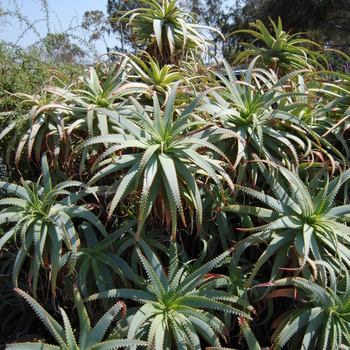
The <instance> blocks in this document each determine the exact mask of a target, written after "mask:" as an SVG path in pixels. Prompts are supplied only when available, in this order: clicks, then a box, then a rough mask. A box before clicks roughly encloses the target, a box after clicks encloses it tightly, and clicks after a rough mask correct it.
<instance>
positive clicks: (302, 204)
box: [223, 161, 350, 285]
mask: <svg viewBox="0 0 350 350" xmlns="http://www.w3.org/2000/svg"><path fill="white" fill-rule="evenodd" d="M258 166H259V168H260V170H261V173H262V174H263V176H264V177H265V179H266V181H267V182H268V184H269V185H270V186H271V188H272V191H273V194H274V196H270V195H268V194H266V193H263V192H258V191H256V190H253V189H251V188H248V187H242V186H237V187H238V188H239V189H240V190H241V191H243V192H244V193H246V194H248V195H251V196H252V197H255V198H257V199H259V201H260V202H261V203H263V204H265V205H266V206H268V207H270V208H272V209H266V208H262V207H254V206H241V205H239V204H237V205H233V206H228V207H226V208H224V209H223V210H224V211H234V212H236V213H245V214H248V213H249V214H250V215H254V216H257V217H259V218H262V219H263V220H264V221H267V224H265V225H262V226H258V227H255V228H254V229H253V228H250V229H249V231H250V232H251V233H253V232H254V231H255V232H256V231H258V232H257V233H254V234H252V235H251V236H249V237H247V238H246V239H244V240H242V241H241V242H239V243H238V244H237V252H236V253H235V254H236V255H237V257H238V256H239V255H240V254H241V251H240V248H241V247H246V246H247V245H250V244H254V243H256V242H259V241H262V240H264V241H269V243H268V247H267V248H266V250H265V251H264V252H263V253H262V254H261V256H260V258H259V260H258V262H257V263H256V264H255V266H254V268H253V270H252V272H251V275H250V277H249V279H248V281H247V285H249V284H250V283H251V281H252V279H253V278H254V276H255V274H256V273H257V272H258V270H259V269H260V268H261V267H262V265H263V264H264V263H265V262H266V261H267V260H268V259H269V258H270V257H271V256H272V254H274V253H275V252H277V251H278V252H280V253H281V254H277V256H276V258H275V262H274V265H273V268H272V274H271V277H270V280H274V279H275V278H276V275H278V274H280V271H279V268H280V267H281V266H282V267H284V266H286V265H287V261H288V260H289V257H288V255H287V254H286V252H287V250H288V249H289V247H291V246H292V247H294V251H295V258H296V259H297V261H298V263H299V265H300V269H302V268H303V267H304V266H305V264H306V262H307V261H308V260H310V257H311V256H312V257H313V258H314V259H315V260H324V261H328V262H329V263H330V264H331V265H333V267H334V268H335V269H337V266H338V265H339V263H340V262H341V263H345V264H346V266H347V267H349V266H350V265H349V263H350V260H349V257H350V250H349V243H350V241H349V238H348V235H349V233H350V232H349V229H348V227H347V226H346V222H347V221H348V218H347V214H348V213H350V207H349V206H348V205H339V206H337V205H335V199H336V195H337V193H338V191H339V189H340V187H341V186H342V185H343V184H344V183H345V182H346V181H347V180H348V179H349V176H350V173H349V170H347V171H346V172H344V173H342V174H340V175H339V176H337V177H335V178H333V179H332V180H331V181H330V180H329V175H328V174H327V173H326V169H327V167H326V166H324V167H323V168H321V170H320V171H319V172H318V173H317V174H316V175H315V177H314V178H313V179H312V181H311V182H310V183H309V184H308V186H306V185H305V184H304V183H303V182H302V181H301V179H300V178H299V177H298V175H297V174H295V173H292V172H291V171H289V170H287V169H285V168H283V167H281V166H278V165H276V164H273V165H272V167H273V168H276V169H277V170H278V172H279V173H281V175H282V176H283V177H284V179H285V180H286V181H287V182H284V181H283V179H282V178H281V177H280V176H279V174H278V173H276V172H274V171H273V170H272V168H271V169H270V171H268V169H267V168H266V167H265V166H264V165H263V163H262V162H260V161H259V162H258ZM320 183H321V184H322V186H323V187H322V188H321V189H320V188H319V187H318V186H319V184H320ZM288 189H289V191H290V194H288ZM344 234H345V235H344ZM282 252H285V253H282ZM327 256H331V257H332V258H331V259H328V257H327ZM334 259H337V260H338V261H337V260H335V261H334ZM333 261H334V262H333ZM319 273H320V278H321V280H323V281H324V280H325V279H326V278H327V276H326V271H325V269H324V268H323V267H322V266H321V267H320V269H319Z"/></svg>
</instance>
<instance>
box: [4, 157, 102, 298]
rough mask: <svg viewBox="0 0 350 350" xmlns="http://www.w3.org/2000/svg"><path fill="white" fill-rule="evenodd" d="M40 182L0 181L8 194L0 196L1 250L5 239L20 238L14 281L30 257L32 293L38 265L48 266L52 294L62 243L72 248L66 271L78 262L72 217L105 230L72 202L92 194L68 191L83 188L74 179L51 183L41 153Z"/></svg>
mask: <svg viewBox="0 0 350 350" xmlns="http://www.w3.org/2000/svg"><path fill="white" fill-rule="evenodd" d="M42 171H43V177H42V185H40V179H39V180H38V182H37V183H27V182H25V181H24V180H23V179H21V185H22V186H19V185H15V184H11V183H7V182H0V189H1V190H4V191H6V192H7V193H8V194H11V196H13V197H11V196H8V197H7V196H5V198H2V199H0V205H1V206H5V209H3V210H2V211H1V212H0V224H1V225H2V227H4V229H5V232H4V234H3V235H2V237H1V239H0V249H2V248H3V247H4V245H5V243H6V242H8V241H9V244H15V245H17V242H16V237H17V236H19V237H20V248H19V251H18V253H17V256H16V260H15V262H14V264H13V284H14V286H15V287H17V286H18V276H19V274H20V272H21V269H22V267H23V264H24V261H25V259H26V258H27V257H29V258H30V270H29V273H28V281H29V283H31V281H32V280H33V294H34V297H35V296H36V291H37V286H38V280H39V270H40V267H43V268H47V267H48V266H50V267H51V286H52V294H53V295H54V294H55V293H56V278H57V274H58V270H59V263H60V259H61V254H62V246H63V243H64V244H65V247H66V248H67V249H69V250H70V251H71V259H70V261H69V272H70V273H71V272H72V271H73V269H74V267H75V264H76V261H77V254H78V248H79V245H80V241H79V236H78V234H77V231H76V229H75V227H74V224H73V222H72V219H73V218H75V217H78V218H82V219H84V220H87V221H88V222H91V223H92V224H93V225H94V226H95V227H96V228H97V229H98V230H99V231H100V232H101V233H102V234H103V235H104V236H106V235H107V232H106V230H105V228H104V227H103V225H102V224H101V222H100V221H99V220H98V218H97V217H96V216H95V215H93V214H92V213H91V212H90V211H89V210H88V209H86V208H85V207H84V206H82V205H74V204H75V203H76V202H77V201H78V200H79V199H81V198H82V197H83V196H84V195H86V194H88V193H91V192H90V191H91V190H86V191H85V193H84V192H81V193H78V192H70V191H69V188H74V187H80V188H86V185H84V184H82V183H80V182H77V181H66V182H62V183H59V184H57V185H56V186H54V187H53V186H52V182H51V178H50V173H49V167H48V163H47V159H46V154H44V155H43V156H42Z"/></svg>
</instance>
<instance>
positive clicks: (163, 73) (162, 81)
mask: <svg viewBox="0 0 350 350" xmlns="http://www.w3.org/2000/svg"><path fill="white" fill-rule="evenodd" d="M144 55H145V57H144V58H143V60H142V59H141V58H139V57H137V56H135V55H129V57H130V60H129V61H128V65H129V66H130V67H131V69H132V71H133V72H134V74H136V75H131V74H129V75H128V78H129V79H130V80H134V79H135V80H136V81H140V80H141V81H142V82H143V83H144V84H147V85H148V86H149V88H150V90H151V91H156V92H157V93H158V99H159V101H160V103H161V104H162V105H163V104H166V102H167V101H168V98H169V94H170V92H171V90H172V88H173V87H174V85H175V84H176V83H177V82H179V81H185V78H186V72H185V71H184V70H180V69H179V68H178V67H177V66H175V65H168V64H166V65H164V66H163V67H162V68H160V67H159V63H158V62H157V61H155V60H153V58H152V57H151V56H150V55H149V54H148V53H147V52H145V53H144Z"/></svg>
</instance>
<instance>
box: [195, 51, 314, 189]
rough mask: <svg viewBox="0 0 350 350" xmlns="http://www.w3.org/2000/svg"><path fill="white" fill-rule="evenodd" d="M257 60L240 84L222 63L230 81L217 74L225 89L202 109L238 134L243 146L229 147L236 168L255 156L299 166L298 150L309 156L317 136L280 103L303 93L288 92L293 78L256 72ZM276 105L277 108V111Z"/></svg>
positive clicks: (255, 168)
mask: <svg viewBox="0 0 350 350" xmlns="http://www.w3.org/2000/svg"><path fill="white" fill-rule="evenodd" d="M258 59H259V57H256V58H255V59H254V60H253V61H252V62H251V64H250V65H249V68H248V70H247V73H246V75H245V79H244V81H237V79H236V77H235V75H234V72H233V70H232V69H231V67H230V66H229V64H228V63H227V62H226V61H225V60H223V62H224V65H225V69H226V73H227V75H228V79H226V78H225V77H224V76H222V75H221V74H217V75H218V77H219V79H220V81H221V83H222V85H223V86H224V88H223V89H222V90H218V91H217V92H216V91H214V92H212V93H211V95H212V96H213V98H214V99H215V101H210V100H209V99H207V101H206V102H207V103H205V104H203V105H201V106H200V109H201V110H205V111H207V112H209V113H210V114H211V115H212V118H213V119H215V120H218V121H220V123H221V124H222V125H223V126H224V127H225V128H226V129H229V130H233V131H235V132H237V134H239V135H240V136H241V138H242V139H243V140H245V141H246V146H244V144H243V143H237V144H236V145H233V146H231V145H230V146H228V147H227V148H231V152H233V153H234V154H233V156H232V158H233V159H234V160H235V161H234V167H237V166H238V164H240V163H241V161H243V160H251V159H252V154H253V153H257V154H258V155H259V156H260V157H262V158H264V159H267V160H271V161H273V162H276V163H279V164H284V165H285V166H287V167H291V166H292V165H294V166H297V165H298V163H299V155H298V152H297V149H298V148H301V149H302V151H303V152H304V156H306V155H307V154H308V153H309V152H310V149H311V146H312V144H311V141H310V140H309V138H315V137H316V138H317V136H316V135H315V134H313V133H312V131H311V130H310V129H309V127H308V126H307V125H306V124H304V123H303V122H302V121H301V120H300V119H298V118H296V117H295V116H294V115H292V114H290V113H288V112H286V111H283V110H280V109H279V108H278V104H279V103H280V102H281V101H282V100H286V99H287V98H289V97H290V98H291V99H292V98H294V97H298V96H299V97H300V96H305V93H301V92H293V91H292V92H286V91H285V88H284V85H285V84H287V82H288V79H289V78H291V77H292V76H293V74H291V75H287V76H286V77H284V78H282V79H278V78H277V76H276V75H275V74H273V73H271V72H268V71H266V70H255V64H256V62H257V60H258ZM276 105H277V108H276ZM295 128H296V129H299V130H301V131H302V133H305V134H307V135H308V137H306V139H305V140H304V139H303V138H300V137H299V136H298V135H295V134H294V130H293V129H295ZM249 167H250V168H251V169H252V170H251V173H252V183H253V184H255V183H256V180H257V170H258V169H257V167H256V165H255V164H254V163H252V164H249Z"/></svg>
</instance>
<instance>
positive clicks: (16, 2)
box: [0, 0, 234, 54]
mask: <svg viewBox="0 0 350 350" xmlns="http://www.w3.org/2000/svg"><path fill="white" fill-rule="evenodd" d="M233 1H234V0H228V1H227V4H229V3H230V2H233ZM47 2H48V6H49V18H50V22H49V25H50V31H51V32H53V33H56V32H60V31H64V30H67V29H68V28H70V27H76V26H78V25H79V24H80V23H81V20H82V18H83V15H84V12H85V11H91V10H101V11H103V12H104V14H105V15H107V11H106V9H107V0H47ZM0 7H1V8H2V9H3V10H4V11H5V12H7V11H8V12H11V13H12V15H7V16H6V17H5V18H6V23H5V24H4V21H3V19H4V16H1V17H0V40H1V39H2V40H5V41H9V42H12V43H16V44H17V45H20V46H22V47H27V46H29V45H32V44H34V43H35V42H37V41H38V40H40V36H41V37H42V38H43V37H45V36H46V34H47V32H48V31H47V23H46V20H45V18H46V15H45V12H44V9H43V8H42V0H0ZM16 8H17V12H19V13H21V14H22V15H24V16H25V17H27V18H28V20H29V23H34V27H35V29H36V30H37V32H38V33H40V35H39V36H38V34H35V32H34V31H33V30H31V29H29V30H27V31H26V29H28V25H26V24H25V23H22V24H21V22H20V21H19V20H18V18H17V16H16V15H15V14H14V13H15V12H16ZM74 34H76V35H80V36H81V34H82V32H81V31H78V30H77V31H75V32H74ZM116 40H117V39H116V38H115V37H113V34H112V36H110V37H106V41H107V45H108V46H109V47H113V46H115V45H116V44H117V41H116ZM105 47H106V46H105V44H104V42H103V41H99V42H96V48H97V50H98V51H99V53H100V54H102V53H104V52H105V51H106V49H105Z"/></svg>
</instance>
